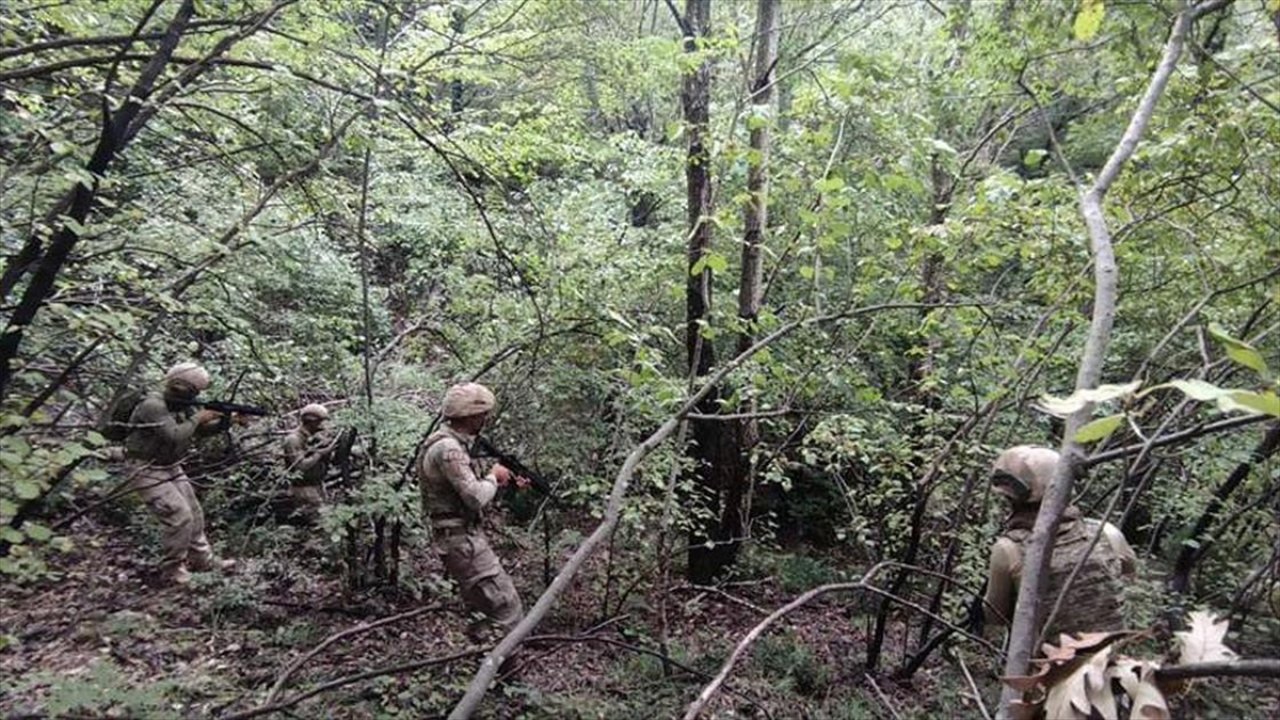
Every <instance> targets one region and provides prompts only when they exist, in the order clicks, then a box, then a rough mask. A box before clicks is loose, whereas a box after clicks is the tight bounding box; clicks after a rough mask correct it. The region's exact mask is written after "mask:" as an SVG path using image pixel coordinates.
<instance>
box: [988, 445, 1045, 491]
mask: <svg viewBox="0 0 1280 720" xmlns="http://www.w3.org/2000/svg"><path fill="white" fill-rule="evenodd" d="M1057 465H1058V452H1057V451H1056V450H1050V449H1049V448H1046V447H1036V446H1034V445H1019V446H1017V447H1012V448H1009V449H1008V450H1005V451H1004V452H1002V453H1000V455H999V456H998V457H996V461H995V463H994V464H993V465H992V466H991V486H992V487H993V488H995V491H996V492H998V493H1000V494H1002V495H1005V496H1007V497H1008V498H1009V499H1011V500H1013V501H1015V502H1019V503H1027V504H1035V503H1038V502H1040V500H1041V499H1043V498H1044V493H1045V491H1046V490H1048V489H1049V483H1051V482H1053V473H1054V469H1055V468H1056V467H1057Z"/></svg>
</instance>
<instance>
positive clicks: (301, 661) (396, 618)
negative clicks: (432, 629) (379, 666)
mask: <svg viewBox="0 0 1280 720" xmlns="http://www.w3.org/2000/svg"><path fill="white" fill-rule="evenodd" d="M442 607H443V606H442V605H428V606H427V607H420V608H415V609H413V610H410V611H408V612H402V613H400V614H398V615H392V616H390V617H385V618H382V619H381V620H375V621H374V622H363V623H360V624H359V625H356V626H355V627H350V628H347V629H346V630H343V631H341V632H336V633H334V634H332V635H330V636H329V637H327V638H325V639H324V642H321V643H320V644H319V645H316V646H315V647H314V648H312V649H311V651H310V652H308V653H307V654H306V655H303V656H302V657H300V658H298V659H297V660H294V661H293V662H291V663H289V665H288V667H286V668H285V669H284V670H283V671H282V672H281V673H280V675H279V676H277V677H276V683H275V685H272V686H271V692H269V693H267V699H266V701H265V702H266V704H268V705H270V704H272V703H274V702H275V701H276V698H278V697H280V693H281V692H283V691H284V689H285V686H286V685H287V684H288V682H289V678H291V677H293V674H294V673H296V672H297V671H298V670H299V669H300V668H301V667H302V666H303V665H306V664H307V663H308V662H310V661H311V660H312V659H313V658H315V657H316V656H317V655H319V654H320V653H322V652H324V651H325V650H326V649H327V648H328V647H329V646H331V645H333V644H334V643H336V642H338V641H339V640H343V639H346V638H349V637H352V636H355V635H363V634H364V633H367V632H369V631H370V630H375V629H377V628H380V627H384V626H386V625H391V624H393V623H398V622H400V621H401V620H408V619H410V618H415V617H417V616H419V615H422V614H425V613H428V612H431V611H433V610H439V609H440V608H442Z"/></svg>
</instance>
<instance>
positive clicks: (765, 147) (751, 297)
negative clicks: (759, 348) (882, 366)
mask: <svg viewBox="0 0 1280 720" xmlns="http://www.w3.org/2000/svg"><path fill="white" fill-rule="evenodd" d="M779 5H780V0H759V4H758V5H757V10H756V48H755V61H756V64H755V73H754V75H755V77H754V78H753V79H752V81H751V92H752V94H751V104H752V106H753V110H754V112H753V122H752V127H751V140H750V143H751V150H752V153H753V157H752V158H751V162H750V167H749V169H748V171H747V193H748V195H749V199H748V200H747V204H746V207H745V208H743V227H744V231H743V238H742V269H741V275H740V279H739V284H738V320H739V322H741V323H742V329H741V330H740V331H739V334H738V348H737V352H738V353H739V354H741V353H743V352H745V351H746V350H747V348H749V347H751V346H752V345H754V344H755V341H756V327H755V324H756V321H757V320H758V319H759V317H760V308H761V306H762V305H763V303H764V264H763V262H762V260H761V248H763V247H764V243H765V233H766V232H767V231H768V227H769V130H770V125H771V123H772V122H773V113H772V106H773V81H774V67H775V66H776V65H777V62H778V37H779V31H778V15H779ZM756 409H757V406H756V402H755V398H754V397H752V398H750V399H749V400H748V401H747V404H746V407H744V408H743V410H745V411H746V412H747V413H748V414H750V413H753V412H755V410H756ZM736 425H737V427H736V428H735V430H736V432H737V434H738V438H737V440H738V448H737V452H738V453H740V455H741V456H742V464H743V467H742V474H741V475H740V476H739V477H737V478H730V479H729V487H728V489H727V492H726V493H725V502H724V507H723V509H722V513H721V516H720V527H721V535H722V536H724V537H727V538H740V537H743V536H745V535H746V528H747V519H748V516H749V514H750V512H751V502H750V501H751V489H752V483H753V482H754V478H755V470H756V468H755V462H754V461H753V460H751V459H750V458H751V453H752V451H753V450H754V449H755V446H756V445H757V444H758V443H759V442H760V426H759V423H758V422H757V421H756V420H755V418H751V417H747V418H744V419H742V420H739V421H737V423H736ZM736 546H737V543H734V544H732V545H730V546H728V547H731V548H733V549H734V551H735V552H736ZM730 561H732V558H730Z"/></svg>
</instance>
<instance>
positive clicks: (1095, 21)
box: [1072, 0, 1107, 41]
mask: <svg viewBox="0 0 1280 720" xmlns="http://www.w3.org/2000/svg"><path fill="white" fill-rule="evenodd" d="M1106 13H1107V8H1106V4H1105V3H1103V0H1081V2H1080V11H1079V12H1077V13H1076V21H1075V24H1074V25H1073V26H1072V30H1073V31H1074V32H1075V35H1076V39H1077V40H1081V41H1087V40H1092V39H1093V36H1094V35H1097V34H1098V29H1099V28H1101V27H1102V16H1103V15H1105V14H1106Z"/></svg>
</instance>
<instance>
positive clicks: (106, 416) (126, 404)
mask: <svg viewBox="0 0 1280 720" xmlns="http://www.w3.org/2000/svg"><path fill="white" fill-rule="evenodd" d="M144 398H146V393H144V392H143V391H141V390H136V389H134V390H126V391H124V392H123V393H120V394H119V395H117V396H116V397H115V398H114V399H112V401H111V403H110V404H109V405H107V410H106V412H104V413H102V417H100V418H98V426H97V430H98V433H99V434H101V435H102V437H104V438H106V439H108V440H110V441H112V442H123V441H124V439H125V438H127V437H129V430H130V429H131V425H130V423H129V421H130V420H131V419H132V417H133V410H134V408H136V407H138V404H139V403H141V402H142V401H143V399H144Z"/></svg>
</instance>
